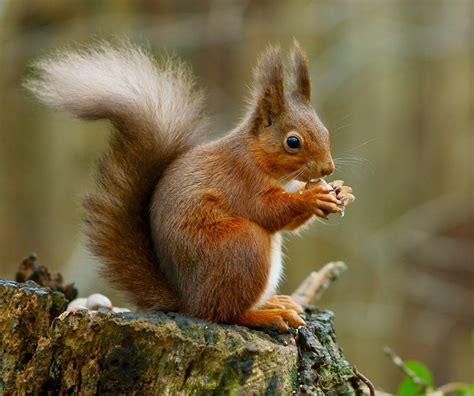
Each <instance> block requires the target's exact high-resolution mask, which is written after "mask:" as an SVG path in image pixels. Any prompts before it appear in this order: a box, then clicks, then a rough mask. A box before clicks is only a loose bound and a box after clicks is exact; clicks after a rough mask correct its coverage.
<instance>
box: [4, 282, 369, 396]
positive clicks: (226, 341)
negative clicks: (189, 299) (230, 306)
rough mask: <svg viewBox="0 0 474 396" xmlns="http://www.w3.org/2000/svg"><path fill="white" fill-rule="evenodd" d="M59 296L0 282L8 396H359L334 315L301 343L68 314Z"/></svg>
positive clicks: (202, 324) (225, 328)
mask: <svg viewBox="0 0 474 396" xmlns="http://www.w3.org/2000/svg"><path fill="white" fill-rule="evenodd" d="M65 308H66V300H65V298H64V296H63V295H62V294H61V293H59V292H52V291H51V290H50V289H47V288H42V287H39V286H37V285H36V284H35V283H34V282H27V283H23V284H21V283H16V282H13V281H7V280H1V279H0V333H1V336H0V347H1V348H0V353H1V360H0V374H1V376H0V394H1V393H2V390H3V392H4V394H6V395H11V394H19V395H24V394H73V395H91V394H147V395H148V394H156V395H175V394H180V395H188V394H193V395H194V394H195V395H206V394H215V395H221V394H229V395H237V394H239V395H260V394H266V395H273V394H275V395H287V394H299V393H306V394H318V395H319V394H321V395H322V394H329V395H331V394H333V395H351V394H359V393H360V391H359V383H358V380H357V378H356V376H355V374H354V372H353V370H352V368H351V367H350V366H349V364H348V363H347V361H346V360H345V359H344V356H343V355H342V352H341V350H340V348H339V347H338V346H337V344H336V343H335V334H334V330H333V326H332V318H333V314H332V313H331V312H329V311H318V310H316V309H307V312H306V318H305V320H306V323H307V326H305V327H303V328H300V329H298V330H295V332H294V334H286V335H282V334H278V333H277V332H276V331H274V330H272V329H270V330H268V331H265V332H264V331H257V330H251V329H248V328H245V327H240V326H230V325H220V324H214V323H209V322H206V321H202V320H198V319H193V318H188V317H184V316H180V315H177V314H171V313H169V314H165V313H162V312H140V313H134V312H127V313H113V312H111V311H106V310H100V311H98V312H95V313H94V312H88V311H78V312H76V313H70V312H64V310H65Z"/></svg>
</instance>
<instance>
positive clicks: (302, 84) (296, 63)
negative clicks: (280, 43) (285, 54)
mask: <svg viewBox="0 0 474 396" xmlns="http://www.w3.org/2000/svg"><path fill="white" fill-rule="evenodd" d="M291 64H292V73H293V94H294V95H296V96H299V97H302V98H303V99H305V100H307V101H308V102H310V101H311V77H310V74H309V65H308V58H307V57H306V54H305V53H304V51H303V50H302V49H301V47H300V45H299V43H298V42H297V41H296V40H295V41H294V42H293V49H292V51H291Z"/></svg>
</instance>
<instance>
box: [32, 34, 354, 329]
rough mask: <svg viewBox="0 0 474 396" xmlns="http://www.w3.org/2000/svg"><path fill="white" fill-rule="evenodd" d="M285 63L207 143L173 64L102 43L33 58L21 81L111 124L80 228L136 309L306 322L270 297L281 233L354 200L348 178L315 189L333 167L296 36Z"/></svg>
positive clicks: (197, 100)
mask: <svg viewBox="0 0 474 396" xmlns="http://www.w3.org/2000/svg"><path fill="white" fill-rule="evenodd" d="M290 58H291V65H290V68H289V73H288V74H289V76H288V77H289V78H288V79H287V80H288V81H285V80H286V77H287V73H286V72H285V69H284V66H283V61H282V55H281V50H280V48H279V47H274V46H272V47H269V48H268V49H267V50H266V51H265V52H264V53H263V54H262V55H261V56H260V58H259V61H258V64H257V67H256V68H255V81H254V87H253V89H252V95H251V100H250V105H249V107H248V110H247V112H246V114H245V116H244V117H243V119H242V121H241V122H240V124H239V125H238V126H237V127H235V129H233V130H232V131H230V132H229V133H228V134H226V135H225V136H223V137H221V138H218V139H216V140H212V141H205V139H204V137H203V135H204V132H206V130H207V128H208V126H207V125H208V124H207V119H206V117H205V116H204V115H203V94H202V92H201V91H199V90H198V89H196V87H195V84H194V82H193V78H192V77H191V75H190V73H189V71H188V70H187V68H186V67H185V66H183V65H182V64H181V63H179V62H177V61H176V60H173V59H167V60H164V61H162V62H158V61H156V60H154V59H153V57H152V56H151V55H149V54H148V53H147V52H146V51H144V50H142V49H138V48H135V47H133V46H131V45H130V44H121V45H119V46H115V47H114V46H112V45H110V44H107V43H102V44H99V45H97V46H95V47H93V48H89V49H85V50H82V51H68V52H60V53H58V54H56V55H54V56H52V57H50V58H47V59H44V60H41V61H39V62H37V63H36V64H35V65H34V68H35V71H36V75H35V77H33V78H32V79H30V80H28V81H27V82H26V84H25V85H26V87H27V88H28V89H30V90H31V91H32V92H33V93H34V94H35V95H36V96H37V97H39V99H40V100H42V101H43V102H45V103H46V104H48V105H50V106H53V107H55V108H59V109H63V110H67V111H69V112H71V113H72V114H74V115H76V116H77V117H79V118H83V119H88V120H96V119H104V118H105V119H109V120H110V121H111V122H112V124H113V126H114V128H113V134H112V137H111V141H110V146H109V149H108V151H107V152H106V153H105V154H104V156H103V157H102V158H101V160H100V162H99V165H98V170H97V176H96V178H97V186H96V188H95V190H94V191H93V192H92V193H91V194H90V195H88V196H87V198H86V199H85V201H84V208H85V233H86V236H87V239H88V245H89V247H90V250H91V251H92V252H93V253H94V254H95V255H96V256H97V257H98V258H99V259H100V261H101V262H102V268H101V272H102V274H103V275H104V276H105V277H106V278H108V279H109V280H111V281H112V283H113V284H115V285H116V286H118V288H120V289H121V290H123V291H124V292H126V293H127V295H128V297H129V299H130V301H131V302H133V303H135V304H136V305H137V306H138V307H139V308H140V309H156V310H162V311H177V312H181V313H183V314H186V315H190V316H194V317H198V318H201V319H205V320H209V321H215V322H225V323H231V324H240V325H246V326H251V327H266V326H272V325H275V326H277V327H278V328H279V329H280V330H281V331H288V330H289V327H288V325H287V322H288V323H289V324H290V325H291V326H294V327H297V326H300V325H303V324H304V321H303V319H302V318H301V317H300V316H299V315H298V313H299V312H301V311H302V309H301V307H300V306H299V305H298V304H296V303H294V302H293V301H292V300H291V298H290V297H288V296H275V292H276V289H277V286H278V282H279V280H280V277H281V272H282V253H281V236H280V234H281V232H282V231H293V230H296V229H297V228H299V227H300V226H302V225H303V224H305V223H307V222H308V221H309V220H311V219H312V218H314V217H315V216H319V217H322V218H325V217H326V216H327V215H328V214H330V213H339V212H341V211H342V210H343V208H344V206H345V205H347V204H348V203H349V202H351V201H352V200H353V199H354V196H353V195H352V190H351V188H350V187H347V186H343V183H342V181H336V182H333V183H331V184H330V185H329V184H327V183H308V182H309V181H310V180H313V179H320V178H323V177H325V176H328V175H330V174H332V172H333V171H334V163H333V160H332V157H331V152H330V145H329V133H328V130H327V129H326V128H325V126H324V125H323V123H322V122H321V120H320V119H319V118H318V116H317V114H316V112H315V111H314V109H313V108H312V106H311V79H310V73H309V68H308V60H307V57H306V55H305V53H304V52H303V51H302V49H301V48H300V47H299V45H298V44H297V43H296V42H295V44H294V46H293V48H292V51H291V57H290ZM290 185H291V186H292V187H291V188H290V187H289V186H290ZM305 186H306V188H305Z"/></svg>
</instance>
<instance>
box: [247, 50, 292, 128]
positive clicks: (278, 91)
mask: <svg viewBox="0 0 474 396" xmlns="http://www.w3.org/2000/svg"><path fill="white" fill-rule="evenodd" d="M254 73H255V83H256V88H255V91H254V98H255V99H254V100H255V103H254V106H255V121H256V124H257V125H258V126H262V125H263V126H268V125H271V124H272V120H273V119H274V118H276V117H278V116H279V115H280V114H281V113H282V112H283V110H284V108H285V92H284V72H283V63H282V57H281V50H280V47H276V46H269V47H268V48H267V49H266V51H265V52H264V53H263V54H262V55H261V56H260V58H259V60H258V64H257V67H256V68H255V71H254Z"/></svg>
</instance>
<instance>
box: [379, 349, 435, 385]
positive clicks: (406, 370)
mask: <svg viewBox="0 0 474 396" xmlns="http://www.w3.org/2000/svg"><path fill="white" fill-rule="evenodd" d="M383 351H384V352H385V353H386V354H387V355H388V356H389V357H390V359H392V362H393V364H394V365H395V366H397V367H398V368H399V369H400V370H401V371H402V372H403V374H405V375H406V376H408V377H410V379H411V380H412V381H413V382H414V383H415V384H417V385H419V386H420V387H423V389H426V388H427V387H428V386H429V385H430V384H428V383H427V382H426V381H425V380H424V379H423V378H420V377H418V376H417V375H416V374H415V373H414V372H413V370H411V369H410V368H408V367H407V366H406V365H405V362H404V361H403V359H402V358H401V357H400V356H398V355H397V354H396V353H395V352H394V351H393V350H392V349H390V348H389V347H385V348H384V349H383Z"/></svg>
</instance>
